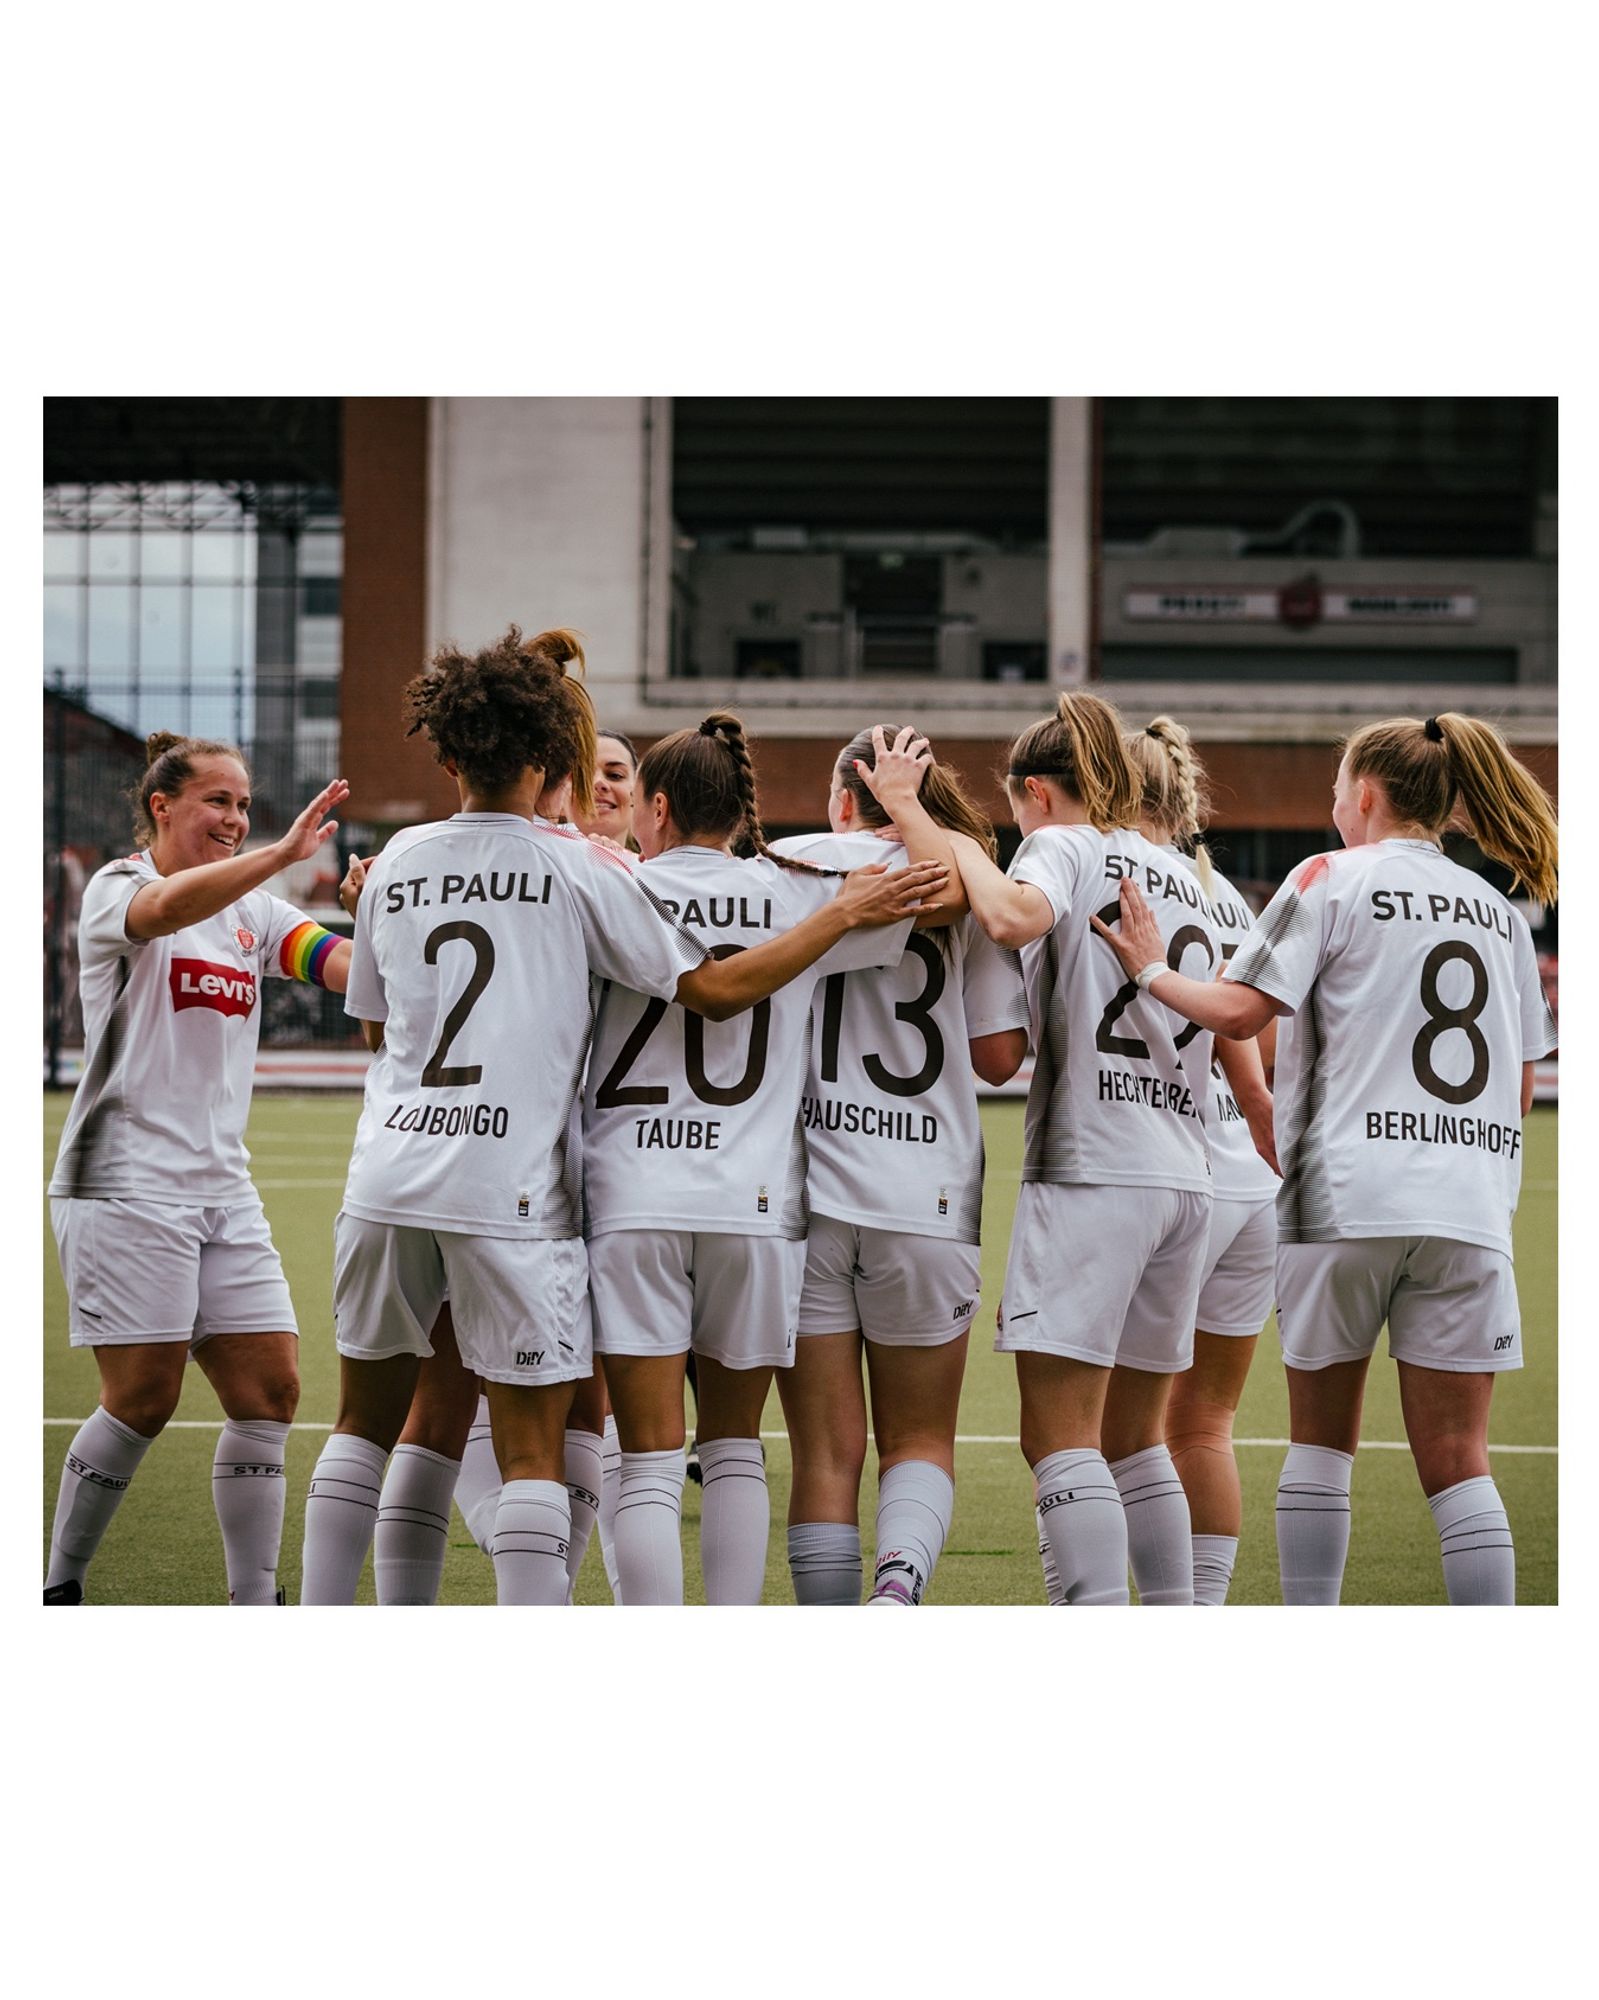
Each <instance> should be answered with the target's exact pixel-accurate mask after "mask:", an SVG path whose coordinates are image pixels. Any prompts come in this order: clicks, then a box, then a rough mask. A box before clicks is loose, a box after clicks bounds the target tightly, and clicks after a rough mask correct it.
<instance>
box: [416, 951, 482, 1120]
mask: <svg viewBox="0 0 1599 2000" xmlns="http://www.w3.org/2000/svg"><path fill="white" fill-rule="evenodd" d="M456 938H459V939H460V940H461V942H462V943H463V944H469V945H470V946H471V947H472V949H473V951H474V952H476V954H477V962H476V964H474V966H473V967H472V977H471V978H470V979H469V980H468V981H467V982H466V985H465V987H464V988H463V989H462V992H461V995H460V998H459V999H458V1000H457V1001H456V1003H455V1005H454V1006H453V1007H452V1008H451V1009H450V1011H449V1013H448V1014H446V1015H445V1017H444V1028H443V1031H442V1033H441V1034H440V1036H439V1045H438V1047H437V1048H436V1049H435V1050H434V1051H433V1053H432V1055H430V1056H429V1057H428V1059H427V1065H426V1067H425V1068H424V1069H423V1071H422V1087H423V1089H424V1090H450V1089H452V1088H459V1087H460V1086H461V1085H463V1084H468V1083H481V1082H482V1081H483V1065H482V1064H481V1063H462V1064H459V1065H458V1066H457V1067H455V1068H454V1069H447V1068H446V1067H445V1063H444V1058H445V1056H446V1055H447V1054H448V1053H449V1048H450V1044H451V1042H453V1041H454V1040H455V1038H456V1036H457V1035H458V1034H459V1033H460V1032H461V1030H462V1029H463V1028H464V1027H465V1026H466V1017H467V1015H468V1014H470V1013H471V1011H472V1009H473V1008H474V1007H475V1006H476V1005H477V1003H478V1002H479V1001H480V1000H481V999H482V998H483V989H484V988H485V987H486V986H487V985H488V983H489V980H490V979H491V978H492V977H493V975H494V940H493V938H491V937H490V936H489V934H488V932H487V931H486V930H485V929H484V928H483V926H482V925H481V924H472V923H466V922H464V921H463V922H457V923H453V924H440V925H439V927H438V929H437V930H434V931H429V932H428V937H427V943H426V944H425V945H423V947H422V957H423V959H424V960H425V961H426V962H427V964H429V965H437V964H438V962H439V946H440V945H443V944H449V943H450V942H451V941H452V940H453V939H456Z"/></svg>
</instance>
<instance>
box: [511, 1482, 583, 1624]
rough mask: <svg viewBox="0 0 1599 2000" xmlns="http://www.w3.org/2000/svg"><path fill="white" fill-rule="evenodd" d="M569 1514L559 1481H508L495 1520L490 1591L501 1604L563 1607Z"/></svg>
mask: <svg viewBox="0 0 1599 2000" xmlns="http://www.w3.org/2000/svg"><path fill="white" fill-rule="evenodd" d="M571 1530H572V1514H571V1508H570V1505H569V1503H568V1501H567V1497H566V1488H565V1486H563V1485H562V1483H561V1482H560V1480H558V1479H508V1480H507V1481H506V1482H505V1484H504V1485H503V1486H502V1487H501V1488H500V1506H499V1511H498V1513H497V1514H496V1515H495V1516H494V1544H493V1554H494V1587H495V1594H496V1598H497V1600H498V1602H499V1603H501V1604H564V1603H565V1602H566V1548H567V1542H568V1540H569V1538H570V1536H571Z"/></svg>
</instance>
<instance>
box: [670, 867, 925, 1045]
mask: <svg viewBox="0 0 1599 2000" xmlns="http://www.w3.org/2000/svg"><path fill="white" fill-rule="evenodd" d="M947 881H948V873H947V871H946V870H945V869H943V868H940V867H939V866H938V864H937V863H936V862H917V863H915V864H913V865H912V866H911V867H909V868H897V869H895V870H894V871H893V873H892V874H890V873H889V871H888V869H887V867H886V866H885V865H884V864H882V863H881V862H878V863H874V864H873V866H871V867H870V868H856V869H853V870H852V871H851V872H850V875H849V879H848V880H847V881H846V882H845V884H844V886H843V888H842V889H840V890H839V892H838V894H837V895H836V896H835V897H833V899H832V901H831V902H828V903H824V904H823V906H822V907H821V909H819V910H813V911H812V913H811V914H810V916H808V917H806V918H805V919H803V921H802V922H800V923H797V924H796V925H795V926H794V928H793V929H792V930H787V931H784V932H783V934H782V935H781V936H780V937H775V938H769V939H768V940H767V942H766V943H765V944H758V945H755V946H754V947H752V949H750V950H749V951H740V952H735V953H734V954H733V955H732V956H731V957H730V958H708V959H706V960H705V962H704V963H703V964H702V965H698V966H696V967H695V968H694V970H693V971H692V972H685V973H684V974H683V976H682V978H681V979H679V980H678V982H677V994H676V997H677V998H678V999H679V1000H681V1001H682V1003H683V1005H684V1006H685V1007H691V1008H692V1009H693V1010H694V1012H695V1013H696V1014H704V1015H705V1016H706V1017H707V1018H708V1019H709V1020H712V1021H726V1020H729V1019H731V1017H732V1016H733V1015H734V1014H740V1013H742V1012H743V1011H744V1009H745V1008H746V1007H753V1006H754V1005H755V1003H756V1001H757V1000H764V999H766V997H767V996H768V995H769V994H772V993H775V992H776V991H777V989H778V987H780V986H786V985H787V984H788V983H789V981H790V980H791V979H797V978H798V977H799V975H800V974H801V973H802V972H804V971H806V970H807V968H808V967H810V966H812V965H814V964H815V963H816V961H817V960H818V959H819V958H820V957H821V956H822V955H823V953H824V952H827V951H829V950H830V949H831V948H832V947H833V946H834V945H835V944H837V943H838V941H839V939H840V938H841V937H842V936H843V935H844V933H845V932H846V931H851V930H854V929H856V928H857V927H858V926H859V925H861V924H871V925H883V924H897V923H900V922H902V921H903V920H904V919H905V918H906V917H909V916H914V915H915V914H917V913H918V912H919V911H921V910H923V909H925V908H927V907H929V904H930V903H936V899H937V898H938V896H939V894H940V892H941V890H942V889H943V888H944V887H945V885H946V883H947Z"/></svg>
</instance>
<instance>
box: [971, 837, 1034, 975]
mask: <svg viewBox="0 0 1599 2000" xmlns="http://www.w3.org/2000/svg"><path fill="white" fill-rule="evenodd" d="M949 844H950V847H951V848H952V849H953V851H954V855H955V865H956V867H957V868H958V869H959V870H960V877H961V883H962V886H963V887H964V888H965V891H966V900H967V903H968V905H969V906H970V909H971V913H972V915H973V916H974V917H975V918H976V919H977V921H978V922H979V923H980V924H981V925H982V927H983V929H984V930H985V931H986V932H987V933H988V935H989V936H990V937H991V938H992V939H993V941H994V943H995V944H998V945H1003V946H1005V948H1006V949H1007V950H1009V951H1019V950H1020V949H1021V947H1022V946H1023V945H1024V944H1031V943H1032V942H1033V940H1034V939H1035V938H1041V937H1042V936H1043V935H1044V933H1045V932H1046V931H1050V930H1053V929H1054V927H1055V921H1056V916H1057V912H1056V910H1055V906H1054V904H1053V903H1052V902H1051V900H1050V898H1049V897H1048V896H1047V895H1046V894H1045V892H1044V891H1043V890H1042V889H1041V888H1039V887H1038V886H1037V885H1036V884H1035V883H1033V882H1027V881H1019V880H1013V879H1012V878H1011V877H1010V876H1009V875H1007V874H1005V872H1004V871H1003V870H1002V869H1001V868H1000V867H999V866H998V865H997V864H996V863H995V862H993V861H992V860H990V859H989V856H988V854H987V852H986V850H985V849H984V848H983V846H982V845H981V843H980V842H978V841H975V840H973V839H972V837H971V835H970V834H967V833H952V834H951V835H950V836H949ZM1024 844H1025V843H1024Z"/></svg>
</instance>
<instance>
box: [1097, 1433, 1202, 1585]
mask: <svg viewBox="0 0 1599 2000" xmlns="http://www.w3.org/2000/svg"><path fill="white" fill-rule="evenodd" d="M1110 1470H1111V1477H1112V1478H1113V1479H1114V1480H1115V1481H1116V1491H1117V1492H1118V1493H1119V1494H1120V1495H1121V1496H1122V1510H1123V1512H1124V1513H1125V1514H1126V1516H1127V1553H1128V1556H1129V1557H1130V1558H1131V1560H1132V1565H1133V1582H1134V1583H1136V1584H1137V1585H1138V1601H1139V1603H1140V1604H1192V1603H1193V1601H1194V1545H1193V1523H1192V1522H1191V1520H1190V1519H1189V1514H1188V1495H1187V1494H1186V1493H1185V1492H1184V1491H1183V1482H1182V1481H1181V1480H1180V1479H1179V1478H1178V1477H1177V1468H1176V1466H1175V1465H1173V1464H1172V1459H1171V1453H1170V1452H1169V1451H1168V1450H1167V1449H1166V1447H1165V1446H1164V1445H1163V1444H1152V1445H1150V1446H1149V1447H1148V1449H1147V1450H1145V1451H1135V1452H1134V1453H1133V1455H1132V1456H1131V1457H1130V1458H1118V1459H1117V1461H1116V1463H1115V1464H1114V1465H1113V1466H1112V1467H1111V1469H1110Z"/></svg>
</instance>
